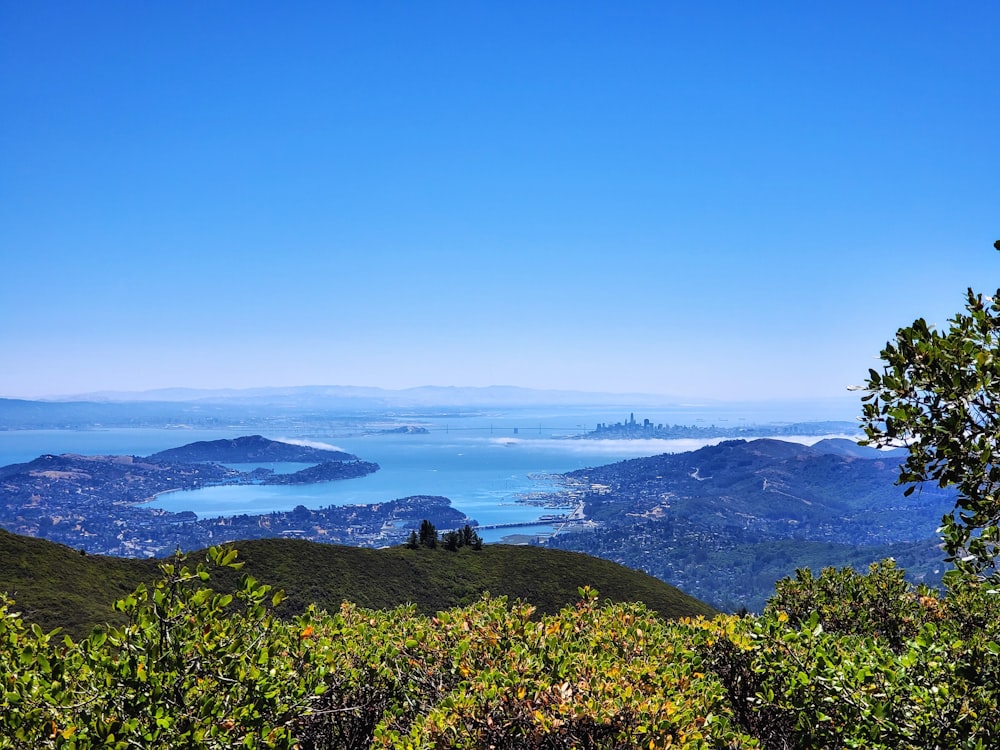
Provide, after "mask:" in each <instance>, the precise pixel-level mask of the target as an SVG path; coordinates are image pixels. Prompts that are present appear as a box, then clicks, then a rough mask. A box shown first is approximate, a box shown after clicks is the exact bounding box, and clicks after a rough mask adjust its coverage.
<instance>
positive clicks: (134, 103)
mask: <svg viewBox="0 0 1000 750" xmlns="http://www.w3.org/2000/svg"><path fill="white" fill-rule="evenodd" d="M998 31H1000V3H997V2H995V0H978V1H977V0H970V1H968V2H958V3H943V2H934V3H927V2H914V1H912V0H908V1H906V2H878V3H871V2H832V1H831V2H791V1H789V2H752V3H748V2H742V1H740V2H667V1H665V0H661V1H659V2H618V3H609V2H586V1H583V2H580V1H574V2H564V3H560V2H531V3H528V2H514V1H505V2H491V3H486V2H475V1H473V0H465V1H463V2H415V3H411V2H405V3H404V2H377V1H375V2H350V3H348V2H315V3H309V2H295V3H278V2H238V3H237V2H208V3H206V2H176V3H165V2H164V3H145V2H144V3H137V2H131V1H129V2H101V1H97V2H86V3H83V2H75V1H73V2H69V1H68V2H65V3H54V2H45V0H39V1H37V2H36V1H33V2H16V1H15V0H0V263H2V276H0V281H2V287H0V351H2V355H0V396H4V397H36V396H45V395H52V394H73V393H82V392H88V391H96V390H144V389H149V388H159V387H172V386H190V387H202V388H215V387H252V386H285V385H308V384H326V385H372V386H381V387H386V388H405V387H410V386H418V385H432V384H433V385H462V386H485V385H491V384H505V385H519V386H525V387H535V388H558V389H568V390H592V391H610V392H646V393H664V394H676V395H680V396H701V397H714V398H721V399H748V398H750V399H753V398H761V399H763V398H771V397H776V396H793V397H811V396H831V395H839V394H842V393H843V392H844V389H845V387H846V386H848V385H850V384H853V383H859V382H861V381H862V380H863V378H864V375H865V373H866V372H867V368H868V367H869V366H873V365H875V364H876V357H877V355H878V351H879V349H880V348H881V347H882V346H883V345H884V344H885V342H886V340H887V339H888V338H890V337H891V336H892V334H893V333H894V332H895V330H896V329H897V328H898V327H899V326H901V325H904V324H908V323H909V322H911V321H912V320H913V319H914V318H916V317H918V316H924V317H926V318H927V319H928V320H929V321H936V322H939V323H943V322H945V320H946V319H947V317H948V316H949V315H951V314H953V313H954V312H956V311H958V310H959V309H960V308H961V304H962V296H963V292H964V290H965V288H966V287H967V286H973V287H975V288H977V289H980V290H983V291H992V290H995V289H996V288H997V287H998V286H1000V255H998V254H997V253H996V252H995V251H994V250H993V249H992V244H993V241H994V240H996V239H998V238H1000V47H998V43H997V38H998Z"/></svg>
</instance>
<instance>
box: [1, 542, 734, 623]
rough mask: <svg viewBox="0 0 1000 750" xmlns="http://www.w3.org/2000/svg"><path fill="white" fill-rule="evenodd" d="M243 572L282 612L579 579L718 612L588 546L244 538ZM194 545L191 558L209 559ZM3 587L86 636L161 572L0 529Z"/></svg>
mask: <svg viewBox="0 0 1000 750" xmlns="http://www.w3.org/2000/svg"><path fill="white" fill-rule="evenodd" d="M229 546H232V547H235V548H236V549H238V550H239V553H240V559H241V560H244V561H245V562H246V567H245V568H244V569H243V571H242V573H243V574H249V575H252V576H254V577H255V578H257V579H259V580H261V581H263V582H264V583H269V584H272V585H273V586H275V587H276V588H280V589H284V590H285V592H286V594H287V595H288V598H287V599H286V601H285V602H284V603H283V605H282V609H281V610H279V611H280V613H283V614H285V615H293V614H296V613H298V612H301V611H303V610H304V609H305V608H306V607H307V606H308V605H309V604H312V603H315V604H317V606H319V607H321V608H324V609H330V610H333V609H336V608H338V607H339V606H340V604H341V602H343V601H351V602H354V603H356V604H359V605H361V606H364V607H369V608H372V609H386V608H391V607H395V606H398V605H401V604H407V603H412V604H415V605H417V607H418V608H419V609H420V610H421V611H423V612H426V613H433V612H436V611H438V610H441V609H447V608H449V607H453V606H459V605H465V604H469V603H472V602H474V601H476V600H477V599H479V598H480V597H481V596H482V595H483V594H484V593H485V592H489V593H490V594H491V595H493V596H507V597H510V598H512V599H513V598H519V599H522V600H524V601H527V602H529V603H531V604H533V605H535V606H536V607H537V608H538V610H539V611H540V612H542V613H547V612H555V611H558V610H559V609H560V608H562V607H564V606H568V605H570V604H572V603H573V602H575V601H576V600H577V599H578V598H579V595H578V592H577V588H578V587H580V586H584V585H589V586H592V587H594V588H596V589H598V591H599V592H600V594H601V597H602V598H606V599H610V600H613V601H621V602H625V601H642V602H644V603H645V604H646V605H647V606H649V607H650V608H651V609H653V610H655V611H657V612H659V613H660V614H661V615H662V616H664V617H668V618H672V617H681V616H689V615H699V614H700V615H709V616H710V615H712V614H714V613H715V610H713V609H712V608H711V607H709V606H708V605H707V604H704V603H703V602H700V601H698V600H697V599H694V598H693V597H690V596H688V595H687V594H684V593H683V592H681V591H680V590H678V589H676V588H675V587H673V586H670V585H668V584H666V583H663V582H662V581H659V580H657V579H655V578H652V577H651V576H648V575H646V574H645V573H640V572H638V571H635V570H630V569H629V568H625V567H623V566H621V565H617V564H615V563H612V562H608V561H606V560H599V559H597V558H594V557H589V556H587V555H583V554H579V553H573V552H564V551H560V550H549V549H544V548H540V547H514V546H506V545H491V544H488V545H485V546H484V547H483V549H482V550H480V551H474V550H470V549H468V548H464V549H461V550H459V551H458V552H449V551H448V550H445V549H443V548H439V549H436V550H429V549H423V548H421V549H416V550H411V549H406V548H404V547H395V548H388V549H381V550H373V549H362V548H357V547H342V546H337V545H329V544H318V543H315V542H307V541H302V540H292V539H260V540H255V541H244V542H238V543H236V544H233V545H229ZM203 558H204V554H203V553H192V554H191V555H190V558H189V559H190V560H191V561H192V562H194V561H197V560H198V559H203ZM0 560H2V561H3V564H2V565H0V593H3V592H7V593H8V594H9V595H11V596H13V597H14V598H15V601H16V606H15V611H20V612H21V613H22V614H23V616H24V617H25V618H26V619H27V620H29V621H31V622H37V623H39V625H41V626H42V627H43V629H45V630H50V629H52V628H55V627H62V628H64V629H65V630H66V631H67V632H68V633H70V634H71V635H73V636H74V637H79V636H80V635H84V634H86V633H87V632H89V630H90V629H91V628H92V627H94V626H96V625H99V624H101V623H105V622H108V621H111V620H113V619H114V617H115V616H116V613H114V612H112V610H111V604H112V603H113V602H114V601H115V600H116V599H118V598H121V597H122V596H125V595H126V594H128V593H130V592H131V591H132V589H133V588H134V587H135V586H137V585H138V584H139V583H141V582H144V581H146V582H148V581H150V580H152V579H153V578H155V577H156V575H157V574H158V568H157V566H158V563H159V561H157V560H152V559H144V560H137V559H125V558H117V557H103V556H99V555H84V554H81V553H80V552H77V551H76V550H73V549H70V548H69V547H65V546H63V545H60V544H55V543H53V542H49V541H45V540H43V539H34V538H31V537H24V536H18V535H15V534H11V533H10V532H7V531H4V530H2V529H0ZM240 575H241V574H237V573H235V572H234V571H218V572H217V573H213V577H212V579H211V581H210V585H211V586H212V587H213V588H215V589H216V590H232V589H233V588H235V587H236V586H237V585H238V582H239V578H240Z"/></svg>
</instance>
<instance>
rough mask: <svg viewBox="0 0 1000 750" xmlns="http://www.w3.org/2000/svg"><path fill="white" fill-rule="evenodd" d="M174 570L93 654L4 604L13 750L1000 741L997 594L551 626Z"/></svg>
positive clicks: (5, 732)
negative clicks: (286, 597) (378, 605)
mask: <svg viewBox="0 0 1000 750" xmlns="http://www.w3.org/2000/svg"><path fill="white" fill-rule="evenodd" d="M207 557H208V564H206V563H199V564H195V565H187V564H186V563H184V562H183V561H177V562H173V563H167V564H164V565H163V566H162V573H161V577H160V578H159V579H157V580H156V581H155V582H153V583H152V584H150V585H145V584H143V585H141V586H139V587H138V588H137V589H136V591H135V592H133V593H132V594H130V595H128V596H126V597H124V598H123V599H121V600H120V601H119V602H118V603H117V604H116V609H117V611H118V612H120V613H121V614H122V615H123V616H124V618H125V623H124V624H123V625H117V626H111V627H107V628H104V629H99V630H95V631H93V632H92V633H91V634H90V635H89V636H88V637H86V638H84V639H81V640H79V641H74V640H73V639H71V638H69V637H67V636H62V635H61V634H59V633H58V632H49V633H46V632H45V631H44V630H43V629H42V628H40V627H39V626H38V625H37V624H34V625H30V626H29V625H27V624H26V623H25V622H24V620H23V618H21V617H19V616H18V615H17V614H16V613H15V611H14V610H13V608H12V605H11V603H10V602H8V603H7V604H5V605H4V606H3V607H0V674H3V675H4V684H3V688H2V690H3V692H2V698H0V747H3V748H46V747H51V748H93V747H108V748H121V749H122V750H125V749H126V748H136V747H142V748H176V747H190V748H233V747H243V748H300V750H309V749H311V748H312V749H316V748H390V747H405V748H480V747H483V748H485V747H493V748H511V749H513V748H576V747H590V748H632V747H643V748H646V747H649V748H657V747H663V748H665V747H680V748H753V747H760V748H846V747H865V748H930V747H936V748H970V749H971V748H985V747H993V746H995V738H996V737H998V736H1000V644H998V642H997V636H998V632H997V631H998V630H1000V623H998V621H997V619H996V617H995V615H994V614H993V613H994V611H995V610H994V607H995V598H996V596H997V593H996V591H995V590H993V589H991V588H988V587H987V586H986V585H985V584H982V583H975V582H969V581H968V580H966V579H960V580H962V583H960V584H958V585H954V586H952V587H951V588H949V589H948V590H947V592H945V593H944V594H941V595H938V594H936V593H934V592H932V591H931V590H928V589H915V588H913V587H912V586H911V585H910V584H908V583H907V582H906V581H905V580H904V579H903V577H902V573H901V571H900V570H899V569H898V568H896V567H895V566H894V565H893V564H892V563H891V562H887V563H884V564H881V565H877V566H873V568H872V569H871V570H870V571H869V573H868V575H858V574H855V573H854V572H852V571H847V570H840V571H838V570H833V569H830V570H827V571H824V572H823V573H822V574H821V575H820V576H818V577H815V578H814V577H813V576H811V575H810V574H808V573H805V572H803V573H801V574H800V575H799V576H798V577H797V578H795V579H786V580H785V581H783V582H782V583H781V584H780V585H779V587H778V592H777V594H776V596H775V597H774V598H773V599H772V601H771V602H770V604H769V605H768V608H767V609H766V610H765V612H764V613H762V614H761V615H760V616H756V617H744V618H741V617H737V616H733V615H720V616H717V617H716V618H715V619H706V618H702V617H699V618H693V619H692V618H682V619H680V620H674V621H668V620H665V619H663V618H661V617H659V616H658V615H656V614H655V613H653V612H652V611H650V610H649V609H648V608H647V607H645V606H644V605H642V604H639V603H611V602H607V601H604V602H602V601H601V600H600V598H599V596H598V593H597V592H596V591H593V590H591V589H587V588H583V589H581V590H580V591H579V592H578V601H577V602H576V604H575V605H572V606H568V607H564V608H563V609H561V610H560V611H558V612H556V613H554V614H549V615H542V616H539V615H538V614H537V613H536V612H535V611H534V609H533V608H532V607H531V606H530V605H528V604H524V603H520V602H512V601H510V600H507V599H505V598H492V597H489V596H484V597H483V598H481V599H479V600H478V601H476V602H474V603H472V604H470V605H468V606H464V607H457V608H451V609H447V610H443V611H440V612H438V613H437V614H435V615H432V616H429V615H425V614H421V613H420V612H418V611H417V609H416V607H413V606H408V607H400V608H396V609H391V610H372V609H366V608H361V607H358V606H357V605H354V604H348V603H345V604H343V605H342V606H341V607H339V608H338V609H337V610H335V611H333V612H325V611H321V610H318V609H316V608H312V607H311V608H309V609H308V610H306V611H305V612H304V613H302V614H301V615H298V616H296V617H294V618H289V619H283V618H279V617H277V616H276V615H275V608H276V607H278V606H280V605H281V601H282V596H281V594H280V593H279V592H275V591H274V590H273V589H272V588H271V587H270V586H267V585H266V584H262V583H260V582H258V581H257V580H256V579H254V578H253V577H251V576H248V575H245V576H244V577H243V580H242V584H241V586H240V588H239V589H238V591H237V592H236V593H235V595H233V594H228V593H218V592H217V591H215V590H213V589H212V588H210V585H211V583H212V581H211V580H210V578H209V576H210V569H217V570H222V571H230V572H233V571H234V569H235V568H236V567H237V566H238V565H239V564H240V563H238V562H237V561H236V552H235V551H233V550H224V549H221V548H213V549H212V550H210V551H209V552H208V555H207Z"/></svg>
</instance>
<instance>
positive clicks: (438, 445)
mask: <svg viewBox="0 0 1000 750" xmlns="http://www.w3.org/2000/svg"><path fill="white" fill-rule="evenodd" d="M645 416H646V415H642V417H645ZM650 416H652V417H657V416H659V418H658V419H654V421H662V422H664V423H667V422H668V421H669V419H670V416H672V415H656V414H653V415H650ZM684 416H686V417H687V418H688V419H689V420H691V419H692V415H691V414H690V413H687V414H685V415H684ZM710 416H716V417H717V415H710ZM627 417H628V415H627V414H621V413H617V412H615V413H598V412H594V411H586V412H575V413H568V414H567V413H555V412H542V411H533V412H523V411H522V412H517V413H499V412H498V413H494V414H487V415H482V414H477V415H471V416H470V415H446V416H433V417H426V416H418V415H414V417H413V418H412V419H407V418H406V417H405V416H398V415H397V416H394V417H393V418H391V419H389V418H386V419H384V420H381V421H378V420H375V421H372V420H370V419H369V420H366V421H364V423H363V424H362V422H361V421H360V420H359V423H358V425H357V428H356V429H345V428H344V427H343V424H342V423H341V424H340V426H339V427H338V428H336V429H331V430H329V431H325V430H323V429H316V427H315V426H310V427H309V429H308V430H289V429H287V428H285V429H283V430H282V431H281V432H280V433H276V432H269V431H268V430H267V429H264V428H259V427H258V428H254V427H250V428H236V429H233V428H229V429H225V430H203V429H179V428H170V429H166V428H165V429H154V428H135V429H126V428H121V429H88V430H10V431H0V466H2V465H7V464H11V463H20V462H24V461H30V460H32V459H33V458H36V457H37V456H39V455H42V454H46V453H52V454H60V453H79V454H84V455H112V454H113V455H136V456H143V455H149V454H151V453H155V452H157V451H160V450H164V449H166V448H173V447H177V446H180V445H184V444H187V443H191V442H195V441H199V440H219V439H231V438H234V437H238V436H239V435H246V434H258V433H259V434H263V435H264V436H265V437H268V438H271V439H274V440H287V441H289V442H303V443H306V444H312V445H317V446H326V447H331V448H336V449H339V450H344V451H347V452H348V453H352V454H354V455H356V456H358V458H360V459H362V460H364V461H374V462H376V463H378V464H379V466H380V469H379V471H377V472H375V473H374V474H370V475H368V476H365V477H359V478H357V479H348V480H342V481H336V482H324V483H320V484H311V485H286V486H274V485H272V486H268V485H248V486H223V487H207V488H203V489H199V490H194V491H185V492H174V493H168V494H165V495H162V496H161V497H160V498H158V499H157V500H156V501H155V505H156V506H158V507H161V508H164V509H167V510H170V511H175V512H180V511H193V512H194V513H196V514H198V516H199V517H202V518H207V517H213V516H229V515H239V514H260V513H269V512H272V511H286V510H291V509H293V508H294V507H296V506H297V505H303V506H305V507H307V508H321V507H327V506H330V505H348V504H369V503H378V502H384V501H388V500H395V499H397V498H401V497H406V496H410V495H441V496H444V497H448V498H449V499H450V500H451V501H452V505H453V507H455V508H457V509H458V510H460V511H461V512H463V513H465V514H466V515H468V516H469V517H470V518H473V519H475V520H476V521H478V522H479V524H481V525H484V526H491V525H503V528H496V529H486V530H483V531H482V532H481V535H482V536H483V538H484V539H485V540H486V541H497V540H499V539H501V538H503V537H504V536H506V535H509V534H515V533H533V534H537V533H546V532H547V531H551V527H550V526H548V525H547V524H544V523H540V522H539V521H538V519H539V517H540V516H542V515H547V514H552V513H558V512H560V511H558V510H552V509H547V508H545V507H542V506H539V505H536V504H529V503H524V502H522V500H523V499H524V498H525V497H526V496H532V495H536V494H537V493H546V492H553V491H556V490H558V489H559V486H558V485H557V484H556V483H555V482H554V480H553V478H552V476H551V475H554V474H562V473H565V472H568V471H573V470H575V469H581V468H585V467H590V466H599V465H602V464H607V463H611V462H614V461H618V460H622V459H627V458H636V457H640V456H651V455H656V454H658V453H665V452H678V451H685V450H693V449H696V448H698V447H701V446H702V445H706V444H709V443H712V442H717V441H718V439H690V440H581V439H574V438H573V436H574V435H579V434H582V433H583V432H585V431H587V430H591V429H593V428H594V425H595V424H596V423H597V422H598V421H605V422H609V421H610V422H613V421H620V420H621V421H624V419H626V418H627ZM664 417H665V418H664ZM640 421H641V418H640ZM699 421H704V418H701V419H699ZM672 423H677V422H676V421H674V422H672ZM688 423H690V421H689V422H688ZM401 424H404V425H413V426H416V427H419V428H422V430H426V432H424V431H420V432H413V433H399V432H391V431H389V430H392V429H394V428H396V427H399V426H400V425H401ZM257 465H260V464H254V466H257ZM264 466H266V467H267V468H271V469H274V470H275V471H281V472H287V471H291V470H297V469H299V468H304V467H305V465H289V464H273V465H267V464H264ZM238 468H241V469H244V470H246V469H248V468H249V467H248V466H246V465H243V466H240V467H238ZM512 525H513V526H512Z"/></svg>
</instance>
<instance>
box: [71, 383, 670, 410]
mask: <svg viewBox="0 0 1000 750" xmlns="http://www.w3.org/2000/svg"><path fill="white" fill-rule="evenodd" d="M51 400H58V401H89V402H98V403H101V402H104V403H107V402H111V403H134V402H161V403H163V402H202V403H206V404H220V403H230V404H246V405H264V404H267V405H281V404H284V405H297V406H304V405H318V404H329V403H334V404H348V403H354V404H365V405H367V406H370V407H383V408H384V407H400V406H410V407H433V406H538V405H560V406H567V405H572V406H590V405H601V406H623V407H624V406H633V405H634V406H636V407H640V406H677V405H679V404H682V403H683V402H684V399H680V398H678V397H676V396H667V395H657V394H649V393H600V392H590V391H564V390H539V389H534V388H522V387H519V386H511V385H491V386H482V387H474V386H434V385H427V386H418V387H415V388H403V389H399V390H392V389H387V388H376V387H371V386H345V385H306V386H291V387H276V388H215V389H199V388H160V389H156V390H150V391H99V392H96V393H85V394H77V395H73V396H64V397H58V398H54V399H51Z"/></svg>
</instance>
